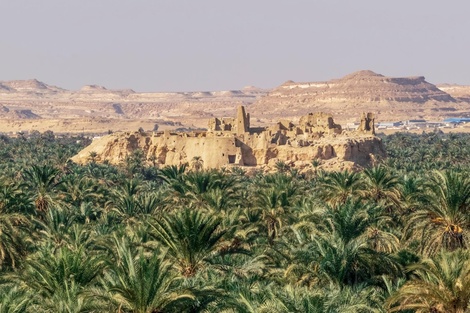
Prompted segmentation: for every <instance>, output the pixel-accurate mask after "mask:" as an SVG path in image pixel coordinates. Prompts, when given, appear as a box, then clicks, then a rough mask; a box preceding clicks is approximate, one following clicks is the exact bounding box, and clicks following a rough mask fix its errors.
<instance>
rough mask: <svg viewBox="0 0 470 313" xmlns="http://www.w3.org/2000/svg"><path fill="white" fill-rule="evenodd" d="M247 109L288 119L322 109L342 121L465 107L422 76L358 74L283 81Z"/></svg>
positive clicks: (414, 115) (435, 114)
mask: <svg viewBox="0 0 470 313" xmlns="http://www.w3.org/2000/svg"><path fill="white" fill-rule="evenodd" d="M250 109H251V110H252V111H253V112H255V113H256V114H268V115H274V116H291V117H293V116H299V115H302V114H305V113H307V112H312V111H318V110H323V111H329V112H332V113H334V114H335V115H336V116H338V120H342V121H345V120H348V119H349V116H354V114H353V113H354V112H358V111H370V112H374V113H375V114H376V115H377V117H378V118H379V119H381V120H384V119H403V118H424V117H431V116H432V117H438V116H439V115H445V114H447V113H448V112H456V111H459V110H463V111H466V110H468V104H466V103H460V101H458V100H457V99H455V98H454V97H452V96H451V95H450V94H448V93H446V92H445V91H443V90H441V89H439V88H437V87H436V86H435V85H433V84H431V83H429V82H427V81H426V80H425V78H424V77H423V76H417V77H386V76H383V75H381V74H377V73H374V72H372V71H359V72H355V73H352V74H349V75H347V76H345V77H343V78H339V79H333V80H330V81H326V82H306V83H296V82H293V81H287V82H285V83H284V84H282V85H281V86H279V87H277V88H275V89H274V90H272V91H271V92H269V93H268V95H267V96H266V97H263V98H261V99H259V100H258V101H257V102H256V103H254V104H253V105H252V106H251V108H250Z"/></svg>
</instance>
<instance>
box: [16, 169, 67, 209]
mask: <svg viewBox="0 0 470 313" xmlns="http://www.w3.org/2000/svg"><path fill="white" fill-rule="evenodd" d="M59 174H60V172H59V170H58V169H56V168H54V167H52V166H49V165H43V166H39V165H35V164H34V165H32V166H31V167H30V168H29V169H27V170H26V171H24V173H23V175H24V180H25V183H24V185H25V187H26V188H28V189H29V191H30V193H31V195H32V197H33V200H34V203H35V206H36V210H37V212H38V213H40V214H44V213H45V212H47V210H48V209H49V207H50V205H51V204H52V203H53V202H54V201H55V198H56V197H55V195H56V190H57V186H58V185H60V184H61V183H62V182H61V181H60V179H59Z"/></svg>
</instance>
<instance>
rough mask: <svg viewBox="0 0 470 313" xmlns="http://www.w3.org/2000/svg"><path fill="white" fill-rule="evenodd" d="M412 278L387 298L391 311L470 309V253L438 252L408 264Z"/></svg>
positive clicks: (457, 312) (458, 311)
mask: <svg viewBox="0 0 470 313" xmlns="http://www.w3.org/2000/svg"><path fill="white" fill-rule="evenodd" d="M409 270H410V271H412V273H413V275H414V278H413V279H411V280H410V281H408V282H407V283H406V284H405V285H404V286H403V287H402V288H400V289H399V290H398V292H397V293H396V294H394V295H393V296H392V297H390V298H389V299H388V301H387V306H388V308H390V311H391V312H397V311H403V310H414V311H413V312H417V313H424V312H434V313H444V312H445V313H465V312H468V311H469V310H470V254H469V252H468V251H464V250H457V251H454V252H441V253H439V254H438V255H436V256H435V257H433V258H431V259H425V260H423V261H422V262H420V263H418V264H416V265H412V266H410V267H409Z"/></svg>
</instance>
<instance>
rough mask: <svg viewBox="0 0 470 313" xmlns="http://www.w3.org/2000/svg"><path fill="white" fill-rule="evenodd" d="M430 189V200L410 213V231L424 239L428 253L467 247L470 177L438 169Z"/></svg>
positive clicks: (425, 251) (421, 240)
mask: <svg viewBox="0 0 470 313" xmlns="http://www.w3.org/2000/svg"><path fill="white" fill-rule="evenodd" d="M427 192H428V196H429V202H428V203H427V205H425V206H423V207H422V208H421V209H419V210H417V211H416V212H414V213H413V214H412V215H411V216H410V218H409V220H408V223H407V225H406V231H407V233H408V234H409V235H410V234H411V236H412V237H411V238H412V239H418V240H420V244H421V251H422V253H424V254H426V255H432V254H435V253H436V252H438V251H439V250H441V249H445V250H449V251H451V250H454V249H458V248H464V247H466V246H467V243H466V241H467V238H466V233H467V232H468V231H469V227H470V218H469V214H468V213H469V208H470V179H469V178H468V176H466V175H464V174H460V173H457V172H455V171H446V172H434V173H433V174H432V176H431V178H430V180H429V183H428V186H427Z"/></svg>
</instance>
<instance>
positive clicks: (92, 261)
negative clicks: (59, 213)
mask: <svg viewBox="0 0 470 313" xmlns="http://www.w3.org/2000/svg"><path fill="white" fill-rule="evenodd" d="M54 250H55V249H50V248H48V247H47V246H45V247H43V248H41V249H40V250H39V251H38V252H36V253H35V254H33V255H31V256H30V257H29V258H28V260H27V261H26V263H25V266H24V269H23V270H22V271H20V272H18V273H15V274H13V278H14V279H15V280H16V281H18V282H19V285H18V286H19V287H20V288H21V289H22V290H25V291H26V292H30V294H31V295H32V298H31V300H32V302H33V304H34V307H37V311H44V312H84V311H85V310H77V308H81V307H85V306H91V305H92V304H93V303H94V299H93V298H92V297H89V296H88V295H87V291H88V290H90V288H91V287H92V286H94V284H95V283H96V282H97V279H98V277H99V276H100V274H101V272H102V270H103V268H104V265H105V262H104V260H103V258H102V257H101V256H97V255H93V254H90V253H89V251H85V249H83V248H82V249H79V250H76V251H71V250H70V249H68V248H65V247H62V248H59V249H57V250H55V251H54ZM85 312H87V311H85ZM88 312H89V311H88Z"/></svg>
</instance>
